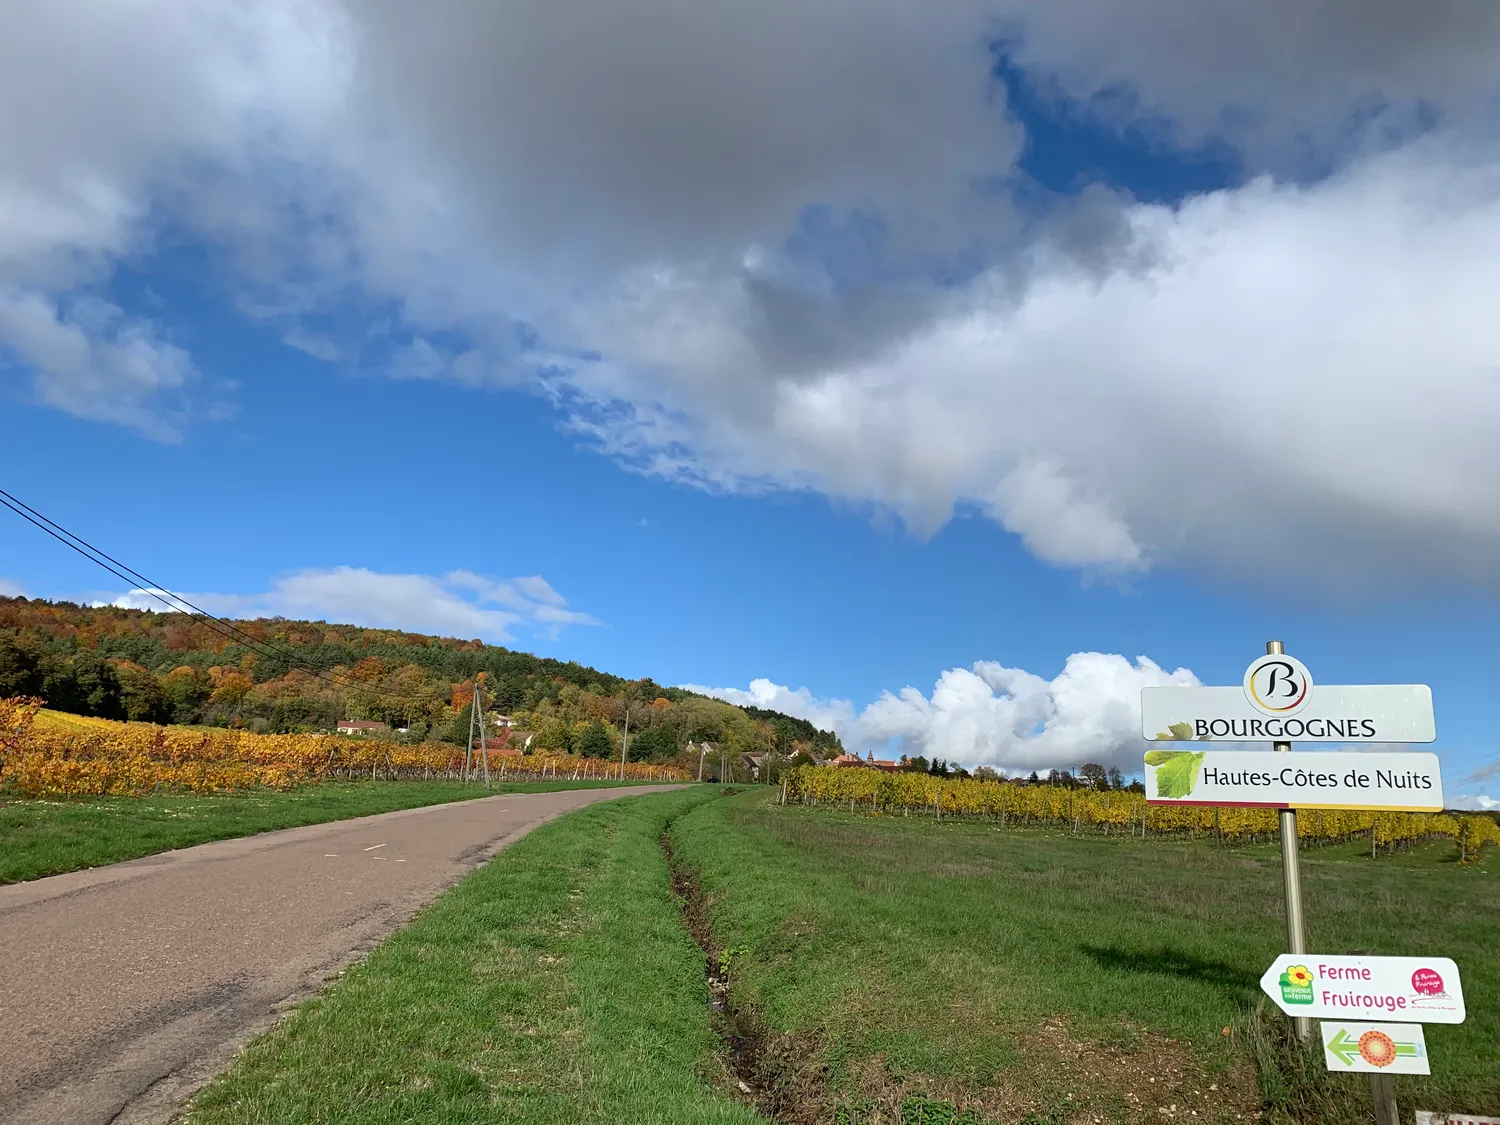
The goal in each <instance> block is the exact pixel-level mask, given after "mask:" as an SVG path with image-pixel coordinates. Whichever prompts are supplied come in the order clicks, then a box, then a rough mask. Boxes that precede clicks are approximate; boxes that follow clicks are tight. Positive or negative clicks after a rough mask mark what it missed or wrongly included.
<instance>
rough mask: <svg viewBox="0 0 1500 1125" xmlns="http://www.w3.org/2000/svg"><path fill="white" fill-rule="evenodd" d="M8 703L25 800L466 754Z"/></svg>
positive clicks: (178, 788)
mask: <svg viewBox="0 0 1500 1125" xmlns="http://www.w3.org/2000/svg"><path fill="white" fill-rule="evenodd" d="M40 706H41V701H40V700H36V699H24V698H15V699H0V790H3V791H5V792H9V793H11V794H14V795H17V796H23V797H63V796H105V795H115V796H141V795H143V794H147V793H153V792H162V791H166V792H188V793H227V792H235V791H238V790H244V789H253V788H258V787H265V788H273V789H289V788H291V787H293V786H297V785H308V784H314V783H317V782H319V781H322V780H324V779H327V778H345V779H358V778H371V779H373V778H386V779H417V778H459V777H462V776H463V770H464V754H463V750H462V749H460V748H457V747H455V746H453V745H452V744H450V743H446V742H423V743H416V744H401V743H396V742H387V741H376V740H367V739H355V738H347V737H344V736H341V735H320V734H251V733H249V732H247V731H235V730H203V729H194V728H190V727H167V726H157V725H155V724H152V723H122V722H115V721H113V720H109V719H96V718H85V717H81V716H76V715H61V714H56V713H52V712H43V711H40ZM620 774H621V767H620V764H619V763H618V762H614V763H610V762H603V761H598V760H593V759H581V758H576V757H573V756H572V755H562V754H553V755H548V754H536V755H529V756H525V757H520V756H502V755H499V754H495V755H492V756H491V758H490V775H491V777H492V778H502V779H503V778H543V777H546V778H559V779H561V778H580V779H581V778H612V777H613V778H617V777H619V776H620ZM624 776H625V778H626V779H627V780H637V781H645V780H649V781H680V780H685V779H686V775H684V774H683V773H682V772H681V771H680V770H676V769H673V768H672V767H670V766H660V765H649V764H644V763H639V762H631V763H628V764H627V765H626V766H625V767H624Z"/></svg>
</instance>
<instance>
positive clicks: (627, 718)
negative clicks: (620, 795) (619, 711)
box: [620, 699, 630, 781]
mask: <svg viewBox="0 0 1500 1125" xmlns="http://www.w3.org/2000/svg"><path fill="white" fill-rule="evenodd" d="M629 745H630V700H628V699H627V700H626V701H625V737H624V738H622V739H620V780H621V781H624V780H625V751H626V749H627V748H628V747H629Z"/></svg>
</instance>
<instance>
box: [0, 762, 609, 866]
mask: <svg viewBox="0 0 1500 1125" xmlns="http://www.w3.org/2000/svg"><path fill="white" fill-rule="evenodd" d="M612 784H618V783H617V782H600V781H521V782H498V783H496V784H495V785H494V786H493V787H492V788H491V789H489V790H485V789H484V788H483V787H482V786H476V785H464V784H463V783H461V782H449V781H395V782H385V781H360V782H325V783H323V784H320V785H309V786H304V787H302V788H300V789H293V790H289V791H287V792H277V791H275V790H259V791H256V792H251V793H238V794H233V795H224V796H160V797H88V798H75V799H68V800H44V801H29V800H12V801H3V802H0V883H16V882H20V881H21V880H23V879H35V878H38V877H40V876H42V875H56V874H59V873H60V872H63V871H77V870H79V869H81V868H85V867H102V866H103V865H105V864H107V863H119V862H120V861H121V860H126V859H137V858H139V857H141V856H144V855H153V854H155V853H156V852H164V851H169V850H170V849H172V848H185V847H190V846H192V845H193V844H205V843H208V842H209V841H210V840H226V839H229V838H230V837H233V836H250V835H254V834H255V833H257V832H268V831H270V830H272V829H275V828H297V827H300V826H302V825H305V824H322V823H324V822H326V821H330V820H347V819H348V818H350V817H356V816H369V815H371V814H374V813H383V812H394V811H395V810H397V809H410V808H416V807H418V806H420V805H436V804H442V803H443V802H446V801H463V800H468V799H470V798H473V797H483V796H486V795H493V794H495V793H544V792H551V791H554V790H557V789H587V788H596V787H598V786H600V785H612Z"/></svg>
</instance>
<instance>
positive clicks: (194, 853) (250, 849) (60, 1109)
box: [0, 785, 670, 1125]
mask: <svg viewBox="0 0 1500 1125" xmlns="http://www.w3.org/2000/svg"><path fill="white" fill-rule="evenodd" d="M666 788H670V786H665V785H657V786H639V787H632V788H628V789H582V790H570V791H566V792H559V793H528V794H504V795H501V796H497V797H485V798H481V799H478V800H471V801H460V802H457V803H454V804H447V805H431V806H428V807H426V808H420V809H407V810H404V811H402V812H393V813H383V814H381V815H379V816H368V817H361V818H360V819H358V820H344V821H337V822H335V823H332V824H317V825H312V826H310V827H307V828H290V829H287V830H285V831H281V832H267V833H264V834H262V835H260V836H250V837H246V838H244V839H239V840H225V841H222V842H219V843H214V844H203V845H201V846H199V847H196V848H184V849H183V850H181V851H176V852H167V853H164V854H162V855H155V856H148V857H146V858H144V859H136V860H131V861H129V862H128V863H119V864H115V865H114V866H112V867H100V868H95V869H94V870H91V871H75V872H72V873H71V874H67V875H54V876H52V877H51V878H47V879H37V880H35V881H33V882H30V883H19V884H16V885H14V886H8V887H0V1123H3V1125H105V1123H110V1125H142V1123H145V1122H165V1121H167V1120H169V1119H170V1118H171V1116H172V1115H173V1113H175V1112H176V1111H177V1110H178V1109H179V1108H180V1107H181V1105H182V1103H183V1102H184V1101H186V1099H187V1098H188V1096H189V1095H191V1094H192V1093H193V1091H195V1090H196V1089H198V1087H200V1086H201V1085H203V1083H205V1082H206V1081H208V1079H209V1078H211V1077H213V1075H214V1074H216V1073H217V1072H218V1071H220V1070H222V1069H223V1068H224V1067H225V1066H226V1065H227V1064H228V1063H229V1061H230V1060H231V1059H232V1058H233V1057H234V1054H235V1052H236V1051H238V1050H239V1049H240V1048H241V1047H242V1046H244V1044H245V1043H247V1042H249V1040H250V1039H251V1038H253V1037H254V1036H255V1035H256V1034H258V1033H259V1032H261V1031H264V1030H265V1029H266V1028H267V1027H269V1026H270V1025H271V1024H272V1023H274V1022H275V1020H276V1018H277V1016H278V1015H279V1014H280V1013H281V1012H282V1011H283V1010H284V1009H285V1008H286V1007H287V1006H288V1005H289V1004H290V1003H293V1002H295V1001H297V1000H299V999H301V998H303V997H305V996H307V995H309V994H311V993H313V992H316V991H317V990H318V989H319V988H320V987H321V986H322V985H323V984H324V982H325V981H327V980H328V978H329V977H330V976H332V975H334V974H335V973H337V972H338V970H340V969H341V968H343V967H344V966H346V965H348V964H350V963H351V962H353V961H354V960H356V959H357V958H358V957H360V956H361V955H362V954H364V953H366V952H368V951H369V950H370V949H371V948H372V947H373V946H374V945H375V944H376V943H377V942H379V941H380V940H381V939H382V938H384V937H385V936H387V935H388V934H390V933H391V932H392V931H393V930H395V929H398V928H399V927H400V926H402V925H403V924H405V923H406V922H407V921H408V920H409V919H410V918H411V917H412V915H413V914H414V913H416V912H417V911H418V910H420V909H421V908H422V907H424V906H426V905H427V904H428V903H430V902H432V900H433V899H435V898H437V896H438V895H439V894H441V893H442V892H443V891H445V890H446V889H448V888H449V887H450V886H452V885H453V884H454V883H456V882H457V881H458V880H459V878H461V877H462V876H463V875H464V874H465V873H466V872H467V871H469V870H471V869H472V868H474V867H475V866H477V865H478V864H480V863H482V862H483V861H484V860H486V859H488V858H489V857H491V856H492V855H494V854H495V852H497V851H499V850H500V849H501V848H503V847H504V846H505V845H506V844H508V843H510V842H511V841H512V840H515V839H516V838H518V837H519V836H522V835H524V834H525V833H526V832H528V831H530V830H531V829H532V828H535V827H536V826H537V825H539V824H541V823H543V822H544V821H547V820H551V819H552V818H554V817H556V816H558V815H560V814H562V813H565V812H568V811H570V810H572V809H577V808H581V807H583V806H584V805H588V804H593V803H594V802H596V801H608V800H612V799H615V798H618V797H623V796H628V795H630V794H634V793H642V792H651V791H655V790H660V789H666Z"/></svg>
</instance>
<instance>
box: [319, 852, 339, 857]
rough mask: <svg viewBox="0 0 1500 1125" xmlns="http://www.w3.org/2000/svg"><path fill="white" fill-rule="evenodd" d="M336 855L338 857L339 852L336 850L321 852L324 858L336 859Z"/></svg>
mask: <svg viewBox="0 0 1500 1125" xmlns="http://www.w3.org/2000/svg"><path fill="white" fill-rule="evenodd" d="M338 857H339V853H338V852H324V853H323V858H324V859H338Z"/></svg>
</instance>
